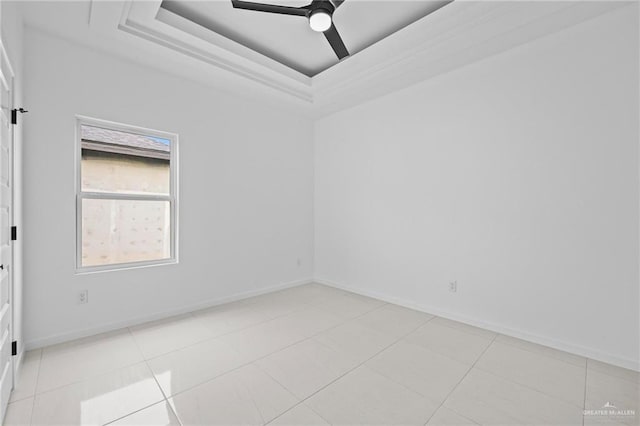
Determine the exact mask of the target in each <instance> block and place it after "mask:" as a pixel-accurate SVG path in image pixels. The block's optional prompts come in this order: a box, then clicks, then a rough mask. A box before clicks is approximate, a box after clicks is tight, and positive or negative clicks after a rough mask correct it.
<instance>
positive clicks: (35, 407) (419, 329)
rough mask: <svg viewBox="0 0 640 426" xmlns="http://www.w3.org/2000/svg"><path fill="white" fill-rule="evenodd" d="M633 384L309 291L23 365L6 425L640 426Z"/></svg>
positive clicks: (601, 367) (140, 330)
mask: <svg viewBox="0 0 640 426" xmlns="http://www.w3.org/2000/svg"><path fill="white" fill-rule="evenodd" d="M639 379H640V375H639V374H638V373H636V372H633V371H630V370H625V369H622V368H618V367H614V366H611V365H608V364H603V363H601V362H597V361H593V360H588V359H585V358H582V357H579V356H576V355H572V354H568V353H565V352H561V351H557V350H555V349H551V348H548V347H544V346H540V345H536V344H533V343H529V342H525V341H522V340H518V339H514V338H512V337H507V336H502V335H497V334H496V333H493V332H491V331H487V330H482V329H479V328H475V327H471V326H468V325H465V324H461V323H458V322H454V321H450V320H446V319H443V318H438V317H434V316H432V315H428V314H425V313H422V312H417V311H412V310H410V309H406V308H403V307H400V306H397V305H391V304H387V303H384V302H381V301H379V300H375V299H371V298H367V297H363V296H359V295H356V294H352V293H347V292H344V291H341V290H337V289H334V288H330V287H326V286H322V285H318V284H309V285H305V286H301V287H296V288H292V289H288V290H283V291H279V292H275V293H270V294H266V295H263V296H258V297H253V298H251V299H247V300H243V301H239V302H234V303H229V304H226V305H222V306H217V307H214V308H210V309H206V310H202V311H198V312H193V313H191V314H188V315H181V316H179V317H175V318H171V319H167V320H162V321H157V322H153V323H149V324H144V325H140V326H136V327H131V328H129V329H124V330H119V331H115V332H111V333H105V334H102V335H99V336H93V337H89V338H85V339H80V340H77V341H74V342H70V343H64V344H60V345H55V346H51V347H47V348H44V349H41V350H37V351H31V352H29V353H27V354H26V358H25V360H24V364H23V369H22V372H21V377H20V381H19V385H18V387H17V389H15V391H14V392H13V395H12V398H11V403H10V405H9V409H8V412H7V416H6V419H5V424H6V425H28V424H32V425H45V424H58V425H75V424H86V425H103V424H113V425H185V426H186V425H214V424H219V425H223V424H224V425H227V424H267V423H268V424H274V425H307V424H309V425H322V424H406V425H409V424H411V425H413V424H415V425H424V424H429V425H434V424H442V425H474V424H495V425H519V424H539V425H543V424H544V425H547V424H548V425H583V424H585V425H591V424H611V425H637V424H638V423H640V407H639V405H640V404H639V402H638V401H639V393H640V392H639V388H640V386H639ZM607 403H609V404H613V405H615V406H616V407H617V410H634V411H635V412H636V415H618V416H606V415H602V414H595V415H594V414H588V415H584V413H585V409H586V410H600V411H602V407H603V406H604V405H605V404H607ZM607 410H611V411H613V410H615V409H613V408H610V409H605V411H607ZM587 413H589V412H588V411H587Z"/></svg>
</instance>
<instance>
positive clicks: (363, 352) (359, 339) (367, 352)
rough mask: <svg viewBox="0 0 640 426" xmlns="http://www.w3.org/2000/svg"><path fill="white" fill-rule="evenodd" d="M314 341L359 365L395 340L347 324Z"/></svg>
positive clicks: (385, 335) (350, 323) (361, 327)
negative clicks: (341, 353) (350, 358)
mask: <svg viewBox="0 0 640 426" xmlns="http://www.w3.org/2000/svg"><path fill="white" fill-rule="evenodd" d="M314 340H316V341H318V342H320V343H322V344H323V345H326V346H329V347H330V348H332V349H334V350H336V351H339V352H343V353H345V354H347V355H349V356H350V357H352V358H354V359H355V360H356V361H358V363H361V362H364V361H366V360H367V359H369V358H371V357H372V356H374V355H376V354H377V353H378V352H380V351H381V350H383V349H384V348H386V347H387V346H389V345H391V344H392V343H393V342H395V341H396V338H394V337H392V336H390V335H388V334H383V333H378V332H376V331H374V330H372V329H370V328H368V327H363V326H361V325H358V324H355V323H353V322H347V323H345V324H342V325H339V326H337V327H335V328H332V329H331V330H327V331H325V332H323V333H320V334H318V335H317V336H316V337H314Z"/></svg>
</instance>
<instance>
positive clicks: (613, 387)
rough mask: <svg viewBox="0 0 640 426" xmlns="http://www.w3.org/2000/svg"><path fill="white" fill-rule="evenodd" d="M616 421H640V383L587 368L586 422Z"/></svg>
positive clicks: (635, 423)
mask: <svg viewBox="0 0 640 426" xmlns="http://www.w3.org/2000/svg"><path fill="white" fill-rule="evenodd" d="M592 411H595V412H592ZM603 411H604V412H603ZM629 411H633V412H635V413H631V412H629ZM614 422H617V423H621V424H628V425H638V424H640V384H639V383H638V382H634V381H632V380H627V379H626V378H625V379H623V378H620V377H619V376H613V375H610V374H604V373H601V372H600V371H598V370H593V369H588V371H587V388H586V394H585V423H596V424H597V423H614Z"/></svg>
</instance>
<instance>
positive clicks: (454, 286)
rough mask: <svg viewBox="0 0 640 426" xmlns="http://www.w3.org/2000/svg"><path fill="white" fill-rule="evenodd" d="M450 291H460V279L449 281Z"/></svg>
mask: <svg viewBox="0 0 640 426" xmlns="http://www.w3.org/2000/svg"><path fill="white" fill-rule="evenodd" d="M449 291H450V292H451V293H455V292H457V291H458V281H449Z"/></svg>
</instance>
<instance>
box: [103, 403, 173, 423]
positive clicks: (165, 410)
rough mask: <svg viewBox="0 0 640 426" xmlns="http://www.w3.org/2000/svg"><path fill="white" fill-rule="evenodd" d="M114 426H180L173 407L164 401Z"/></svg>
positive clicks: (127, 417) (131, 415) (118, 421)
mask: <svg viewBox="0 0 640 426" xmlns="http://www.w3.org/2000/svg"><path fill="white" fill-rule="evenodd" d="M109 425H112V426H180V422H179V421H178V418H177V417H176V415H175V414H174V413H173V410H172V409H171V406H170V405H169V404H168V403H167V402H166V401H162V402H159V403H157V404H154V405H152V406H151V407H148V408H145V409H143V410H140V411H137V412H135V413H133V414H130V415H128V416H126V417H123V418H122V419H120V420H116V421H115V422H113V423H109Z"/></svg>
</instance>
